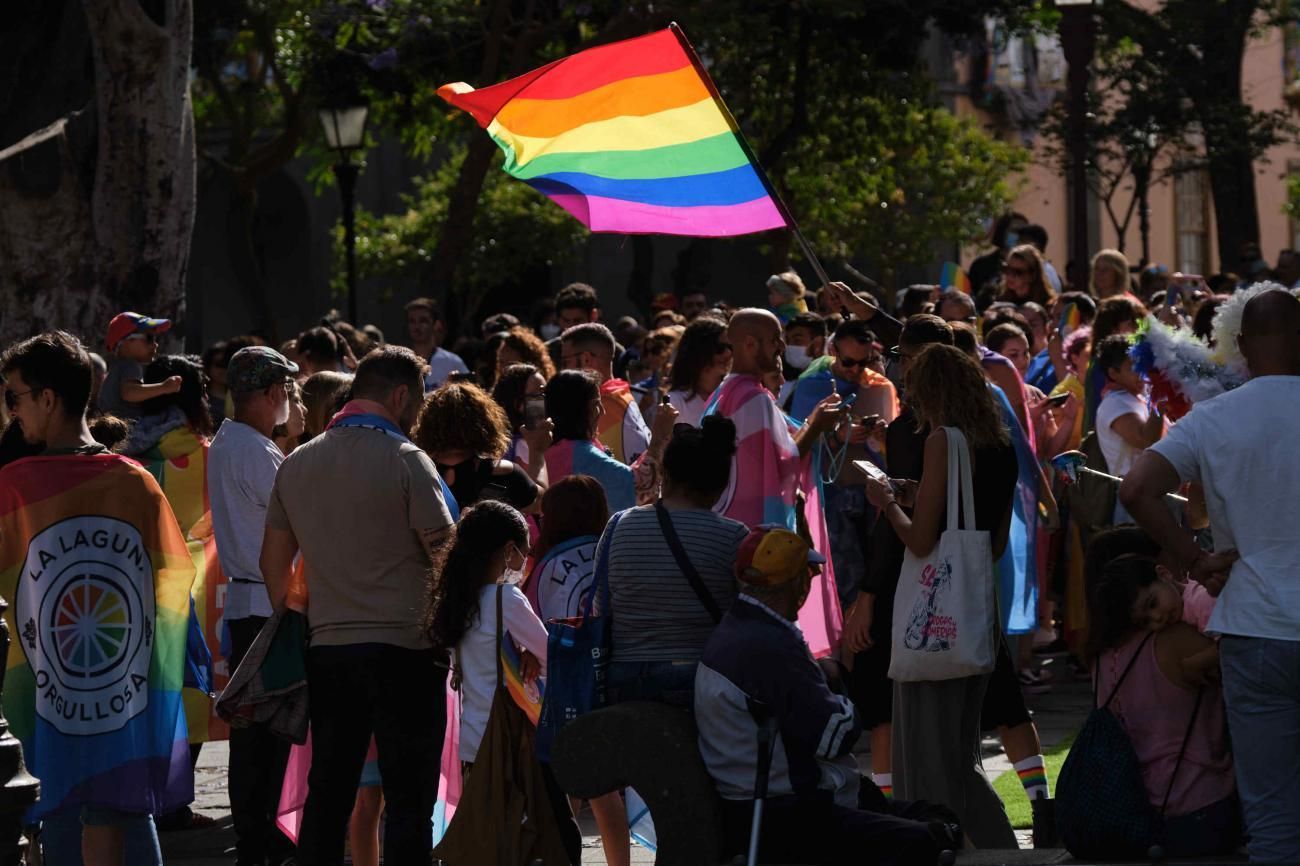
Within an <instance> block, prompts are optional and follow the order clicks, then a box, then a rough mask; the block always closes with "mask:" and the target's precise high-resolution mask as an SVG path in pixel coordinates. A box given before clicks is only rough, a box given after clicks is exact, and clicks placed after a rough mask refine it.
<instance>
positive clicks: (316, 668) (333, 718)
mask: <svg viewBox="0 0 1300 866" xmlns="http://www.w3.org/2000/svg"><path fill="white" fill-rule="evenodd" d="M443 658H444V657H443V655H442V654H441V653H440V652H438V651H437V650H432V649H426V650H415V649H404V648H402V647H398V646H391V645H389V644H379V643H365V644H349V645H346V646H322V647H312V648H311V649H309V650H307V688H308V692H309V694H310V697H309V702H310V713H311V739H312V761H311V771H310V774H309V775H308V786H307V804H306V806H305V807H304V808H303V816H302V831H301V833H300V834H299V836H298V863H299V864H301V866H342V863H343V840H344V837H346V836H347V832H348V818H349V816H351V814H352V807H353V804H354V803H355V802H356V799H357V783H358V782H360V780H361V770H362V766H363V765H364V764H365V762H366V751H367V749H368V748H369V747H370V738H371V736H372V735H373V736H374V738H375V748H376V750H377V751H378V753H379V774H380V776H381V777H382V778H383V787H384V801H385V807H386V811H385V823H384V861H385V862H386V863H388V864H389V866H428V863H429V852H430V851H431V850H432V849H433V834H432V828H431V824H430V822H431V821H432V820H433V807H434V804H435V802H436V801H437V799H438V762H439V759H440V758H441V757H442V739H443V731H444V729H445V727H446V723H447V704H446V694H447V669H446V668H445V667H442V666H440V663H441V662H442V660H443Z"/></svg>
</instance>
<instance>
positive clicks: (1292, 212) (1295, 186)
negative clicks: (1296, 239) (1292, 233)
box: [1282, 174, 1300, 220]
mask: <svg viewBox="0 0 1300 866" xmlns="http://www.w3.org/2000/svg"><path fill="white" fill-rule="evenodd" d="M1282 213H1284V214H1286V215H1287V216H1289V217H1291V219H1293V220H1300V175H1297V174H1290V175H1287V178H1286V204H1284V205H1282Z"/></svg>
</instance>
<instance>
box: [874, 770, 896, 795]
mask: <svg viewBox="0 0 1300 866" xmlns="http://www.w3.org/2000/svg"><path fill="white" fill-rule="evenodd" d="M871 781H873V782H875V783H876V787H877V788H879V789H880V793H882V794H884V795H885V799H886V800H892V799H894V774H893V773H872V774H871Z"/></svg>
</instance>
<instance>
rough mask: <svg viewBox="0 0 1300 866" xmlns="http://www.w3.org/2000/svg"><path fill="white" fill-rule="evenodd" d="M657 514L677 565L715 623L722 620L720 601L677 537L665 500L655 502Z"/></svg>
mask: <svg viewBox="0 0 1300 866" xmlns="http://www.w3.org/2000/svg"><path fill="white" fill-rule="evenodd" d="M655 516H656V517H658V518H659V528H660V529H661V530H663V533H664V538H666V539H667V540H668V547H669V548H670V549H671V550H672V552H673V558H674V559H676V560H677V567H678V568H680V569H681V570H682V574H683V575H685V576H686V579H687V580H688V581H689V582H690V584H691V589H693V590H695V594H696V595H697V596H699V597H700V603H701V604H703V605H704V609H705V610H707V611H708V612H709V616H711V617H713V623H714V625H716V624H718V623H720V622H722V611H721V610H720V609H719V608H718V603H717V602H716V601H714V599H713V596H712V595H711V594H710V593H709V589H708V587H706V586H705V585H704V581H703V580H701V579H700V573H699V572H698V571H696V570H695V566H694V565H692V564H691V560H690V558H689V557H687V555H686V549H685V548H684V547H682V540H681V539H680V538H678V537H677V530H676V529H674V528H673V519H672V516H671V515H669V514H668V509H667V508H665V507H664V503H663V500H660V501H658V502H656V503H655Z"/></svg>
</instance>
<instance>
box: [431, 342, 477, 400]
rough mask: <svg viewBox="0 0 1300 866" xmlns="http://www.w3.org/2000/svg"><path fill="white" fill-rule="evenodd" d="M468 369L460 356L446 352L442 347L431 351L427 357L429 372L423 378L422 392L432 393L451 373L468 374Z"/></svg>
mask: <svg viewBox="0 0 1300 866" xmlns="http://www.w3.org/2000/svg"><path fill="white" fill-rule="evenodd" d="M468 372H469V367H466V366H465V362H464V361H463V360H461V357H460V355H457V354H456V353H454V352H448V351H447V350H446V349H444V348H443V347H442V346H439V347H438V348H436V349H434V350H433V354H432V355H430V356H429V372H428V374H427V375H425V377H424V390H425V391H432V390H433V389H434V388H437V387H438V386H439V385H441V384H442V383H443V382H446V381H447V377H448V376H450V375H451V374H452V373H468Z"/></svg>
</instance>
